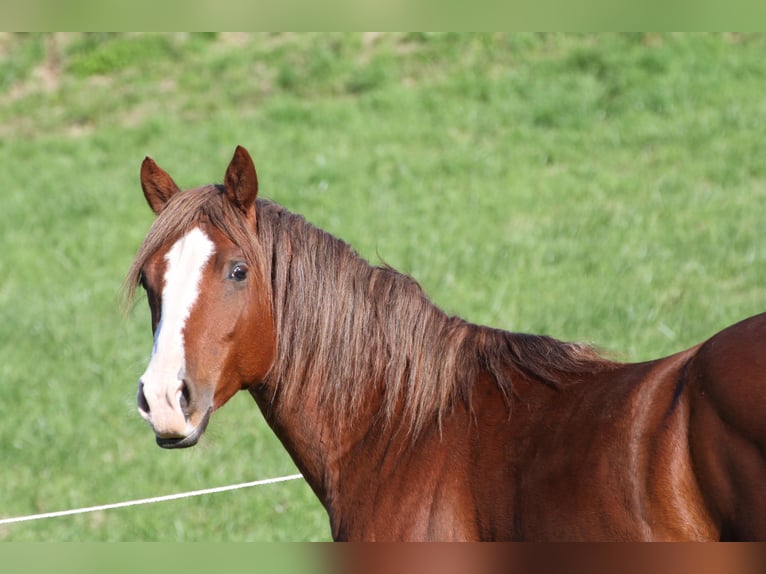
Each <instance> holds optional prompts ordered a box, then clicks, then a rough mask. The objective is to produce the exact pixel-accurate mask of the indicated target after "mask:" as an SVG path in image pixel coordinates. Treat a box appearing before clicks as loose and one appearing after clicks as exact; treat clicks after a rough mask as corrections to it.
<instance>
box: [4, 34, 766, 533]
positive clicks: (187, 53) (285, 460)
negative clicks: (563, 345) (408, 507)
mask: <svg viewBox="0 0 766 574" xmlns="http://www.w3.org/2000/svg"><path fill="white" fill-rule="evenodd" d="M765 50H766V37H764V36H761V35H752V36H750V35H745V36H735V35H598V36H591V35H560V34H552V35H504V34H498V35H467V34H396V35H373V34H367V35H362V34H333V35H324V34H322V35H291V34H273V35H269V34H257V35H183V34H174V35H164V36H153V35H124V34H118V35H68V34H63V35H56V36H53V37H51V36H46V35H30V36H16V35H8V34H3V35H0V232H1V233H2V254H0V405H2V407H1V408H2V414H3V416H2V422H0V461H2V463H1V464H0V484H2V488H1V489H0V516H14V515H21V514H28V513H34V512H41V511H49V510H58V509H65V508H70V507H75V506H88V505H94V504H100V503H105V502H114V501H120V500H126V499H132V498H139V497H146V496H156V495H160V494H167V493H172V492H178V491H183V490H191V489H198V488H205V487H209V486H217V485H223V484H230V483H235V482H244V481H249V480H254V479H258V478H267V477H271V476H278V475H281V474H288V473H292V472H294V466H293V465H292V462H291V461H290V459H289V457H288V456H287V454H286V453H285V452H284V450H283V449H282V447H281V445H280V444H279V442H278V441H277V440H276V438H275V437H274V436H273V435H272V434H271V432H270V430H269V429H268V427H267V426H266V425H265V423H264V421H263V419H262V417H261V415H260V413H259V412H258V410H257V408H256V406H255V405H254V403H253V402H252V401H251V400H250V399H249V398H248V397H247V396H245V395H242V396H238V397H235V399H233V400H232V401H231V403H230V404H229V405H227V406H226V407H225V408H224V409H222V410H221V411H219V412H218V413H217V414H216V416H215V417H214V418H213V421H212V422H211V425H210V428H209V431H208V433H207V435H206V436H205V438H204V439H203V441H202V443H201V444H200V445H199V446H197V447H195V448H194V449H191V450H187V451H183V452H166V451H162V450H161V449H158V448H157V447H156V446H155V444H154V440H153V436H152V434H151V431H150V430H149V428H148V427H147V426H146V425H145V424H144V423H143V421H141V420H140V418H139V417H138V415H137V414H136V412H135V406H134V403H135V387H136V380H137V378H138V376H139V374H140V373H141V372H142V370H143V369H144V367H145V365H146V361H147V360H148V355H149V352H150V347H151V334H150V332H149V318H148V309H147V308H146V305H145V302H144V301H139V302H138V304H137V305H136V307H135V308H134V309H132V310H131V311H130V312H129V313H128V314H127V316H123V315H122V314H121V308H120V288H121V283H122V279H123V276H124V273H125V272H126V270H127V268H128V266H129V265H130V262H131V259H132V256H133V254H134V253H135V251H136V249H137V247H138V245H139V244H140V242H141V240H142V238H143V236H144V234H145V232H146V230H147V229H148V226H149V225H150V223H151V220H152V215H151V212H150V210H149V209H148V207H147V206H146V205H145V203H144V199H143V197H142V194H141V191H140V187H139V184H138V169H139V166H140V163H141V160H142V159H143V157H144V156H145V155H151V156H152V157H153V158H154V159H155V160H156V161H157V162H158V163H159V164H160V165H161V166H163V167H164V168H165V169H167V170H168V171H169V172H170V173H171V174H172V175H173V176H174V178H175V179H176V181H177V182H178V183H179V184H180V185H182V186H192V185H197V184H201V183H205V182H210V181H220V180H221V179H222V177H223V172H224V169H225V167H226V165H227V162H228V161H229V159H230V157H231V154H232V152H233V150H234V147H235V145H236V144H243V145H245V146H246V147H248V149H249V150H250V151H251V152H252V154H253V156H254V158H255V161H256V166H257V168H258V171H259V179H260V182H261V193H262V195H264V196H266V197H270V198H273V199H275V200H276V201H278V202H280V203H282V204H283V205H285V206H287V207H288V208H290V209H292V210H293V211H297V212H300V213H302V214H304V215H305V216H306V217H307V218H308V219H309V220H310V221H312V222H314V223H316V224H317V225H319V226H320V227H323V228H325V229H327V230H328V231H330V232H332V233H334V234H335V235H338V236H340V237H342V238H344V239H345V240H347V241H348V242H349V243H351V244H352V245H354V246H355V247H356V248H357V249H358V250H359V251H360V252H361V253H362V254H363V255H365V256H366V257H368V258H369V259H371V260H373V261H375V262H377V261H379V259H380V258H382V259H383V260H385V261H386V262H387V263H389V264H391V265H393V266H395V267H397V268H399V269H400V270H402V271H405V272H408V273H411V274H413V275H414V276H415V277H416V278H418V279H419V280H420V282H421V283H422V284H423V286H424V287H425V288H426V290H427V291H428V292H429V293H430V294H431V296H432V298H433V299H434V301H435V302H436V303H437V304H439V305H440V306H441V307H443V308H444V309H446V310H447V311H449V312H452V313H457V314H460V315H462V316H464V317H466V318H468V319H470V320H473V321H476V322H480V323H487V324H491V325H495V326H498V327H503V328H507V329H511V330H515V331H526V332H535V333H546V334H550V335H553V336H556V337H559V338H562V339H569V340H581V341H587V342H591V343H594V344H596V345H599V346H600V347H602V348H604V349H606V350H607V351H609V352H610V353H613V354H614V355H615V356H617V357H619V358H622V359H625V360H643V359H649V358H653V357H658V356H661V355H665V354H670V353H672V352H675V351H677V350H680V349H683V348H685V347H688V346H690V345H692V344H695V343H696V342H698V341H700V340H702V339H705V338H707V337H709V336H710V335H712V334H713V333H714V332H716V331H717V330H718V329H720V328H723V327H724V326H726V325H727V324H730V323H732V322H735V321H737V320H739V319H741V318H744V317H746V316H748V315H751V314H754V313H757V312H760V311H761V310H762V309H763V307H764V287H763V285H764V284H766V250H764V247H763V237H764V235H766V217H764V214H765V213H766V209H765V208H764V204H766V139H765V138H764V133H766V129H765V128H766V103H765V101H766V100H764V97H763V94H764V92H766V61H765V60H764V58H763V54H764V53H765ZM328 536H329V529H328V527H327V520H326V517H325V515H324V513H323V510H322V509H321V507H320V505H319V504H318V502H317V501H316V500H315V499H314V498H313V495H312V494H311V492H310V490H309V489H308V488H307V487H306V486H305V484H303V483H302V482H292V483H286V484H280V485H273V486H268V487H260V488H258V489H251V490H245V491H237V492H234V493H226V494H216V495H210V496H209V497H205V498H200V499H194V500H190V501H178V502H170V503H164V504H157V505H152V506H145V507H139V508H134V509H124V510H115V511H108V512H102V513H96V514H92V515H84V516H79V517H72V518H58V519H52V520H47V521H38V522H33V523H26V524H19V525H15V526H8V527H0V539H2V540H18V541H23V540H40V541H52V540H88V541H100V540H167V541H171V540H182V541H216V540H261V541H269V540H324V539H327V538H328Z"/></svg>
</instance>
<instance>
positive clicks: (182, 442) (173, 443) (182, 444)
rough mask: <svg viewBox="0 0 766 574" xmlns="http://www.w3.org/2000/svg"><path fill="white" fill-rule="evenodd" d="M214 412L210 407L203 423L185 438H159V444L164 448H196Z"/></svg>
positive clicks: (203, 418)
mask: <svg viewBox="0 0 766 574" xmlns="http://www.w3.org/2000/svg"><path fill="white" fill-rule="evenodd" d="M212 412H213V407H210V408H209V409H208V410H207V412H205V415H204V416H203V417H202V421H200V423H199V424H198V425H197V426H196V427H194V430H193V431H192V432H191V433H190V434H188V435H186V436H184V437H160V436H157V437H156V439H157V444H158V445H159V446H161V447H162V448H188V447H190V446H194V445H195V444H197V441H199V439H200V437H201V436H202V435H203V434H204V432H205V429H207V424H208V422H210V415H211V414H212Z"/></svg>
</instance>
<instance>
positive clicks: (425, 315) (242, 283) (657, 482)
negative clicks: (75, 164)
mask: <svg viewBox="0 0 766 574" xmlns="http://www.w3.org/2000/svg"><path fill="white" fill-rule="evenodd" d="M141 185H142V188H143V191H144V194H145V196H146V200H147V201H148V202H149V205H150V206H151V208H152V209H153V210H154V212H155V213H156V214H157V216H158V217H157V219H156V220H155V222H154V224H153V225H152V227H151V229H150V231H149V233H148V235H147V237H146V239H145V241H144V243H143V245H142V246H141V248H140V251H139V252H138V255H137V257H136V259H135V262H134V263H133V266H132V269H131V270H130V272H129V276H128V279H127V281H128V283H127V284H128V290H129V292H130V293H129V294H130V295H132V294H133V291H134V289H135V288H136V287H137V286H138V285H139V284H140V285H142V286H143V288H144V289H145V290H146V293H147V296H148V302H149V306H150V308H151V320H152V330H153V332H154V349H153V351H152V355H151V359H150V361H149V365H148V367H147V369H146V371H145V372H144V374H143V375H141V377H140V381H139V385H138V409H139V412H140V414H141V416H142V417H143V418H144V419H146V421H147V422H148V423H149V424H150V425H151V427H152V429H153V431H154V433H155V435H156V438H157V442H158V444H159V445H160V446H162V447H165V448H178V447H189V446H192V445H194V444H195V443H196V442H197V441H198V440H199V438H200V436H201V435H202V434H203V432H204V431H205V427H206V426H207V424H208V421H209V419H210V416H211V413H212V412H213V411H215V410H216V409H218V408H219V407H221V406H222V405H223V404H224V403H226V401H227V400H228V399H229V398H231V397H232V395H234V394H235V393H236V392H237V391H240V390H247V391H248V392H250V393H251V394H252V396H253V398H254V399H255V401H256V403H257V404H258V406H259V407H260V409H261V411H262V412H263V415H264V416H265V418H266V420H267V421H268V424H269V425H270V426H271V428H272V429H273V431H274V432H275V433H276V435H277V436H278V437H279V439H280V440H281V442H282V443H283V445H284V446H285V448H286V449H287V451H288V452H289V453H290V455H291V456H292V458H293V460H294V461H295V464H296V465H297V466H298V468H299V469H300V471H301V472H302V473H303V475H304V477H305V479H306V480H307V481H308V484H309V485H310V486H311V488H312V489H313V491H314V493H315V494H316V495H317V497H319V499H320V500H321V502H322V504H323V505H324V507H325V508H326V510H327V512H328V514H329V518H330V526H331V529H332V535H333V537H334V538H335V539H336V540H734V539H737V540H753V539H760V540H763V539H766V458H765V455H766V315H758V316H756V317H752V318H750V319H747V320H745V321H743V322H741V323H738V324H736V325H734V326H732V327H729V328H727V329H725V330H724V331H722V332H720V333H718V334H717V335H715V336H714V337H712V338H711V339H709V340H708V341H707V342H705V343H703V344H700V345H698V346H696V347H694V348H692V349H689V350H686V351H683V352H680V353H678V354H675V355H672V356H669V357H666V358H663V359H658V360H655V361H649V362H645V363H638V364H624V363H617V362H613V361H610V360H607V359H605V358H603V357H601V356H599V354H598V353H596V352H595V351H594V350H593V349H591V348H589V347H587V346H584V345H578V344H572V343H564V342H561V341H558V340H555V339H553V338H549V337H545V336H537V335H527V334H518V333H511V332H506V331H502V330H498V329H493V328H490V327H484V326H479V325H474V324H471V323H468V322H466V321H464V320H463V319H460V318H458V317H450V316H447V315H446V314H445V313H443V312H442V311H441V310H440V309H439V308H437V307H436V306H435V305H434V304H432V303H431V302H430V301H429V299H428V298H427V297H426V295H425V294H424V292H423V291H422V290H421V288H420V287H419V286H418V284H417V283H416V282H415V281H414V280H413V279H412V278H410V277H408V276H406V275H402V274H400V273H398V272H396V271H395V270H393V269H391V268H389V267H375V266H372V265H370V264H368V263H367V262H366V261H364V260H363V259H362V258H361V257H359V256H358V255H357V254H356V253H355V252H354V251H353V250H352V249H351V248H350V247H349V246H348V245H347V244H345V243H343V242H342V241H340V240H339V239H337V238H335V237H332V236H331V235H329V234H328V233H325V232H323V231H321V230H319V229H317V228H315V227H313V226H311V225H310V224H309V223H307V222H306V221H305V220H304V219H303V218H302V217H300V216H298V215H295V214H293V213H290V212H289V211H287V210H285V209H284V208H282V207H280V206H279V205H276V204H275V203H272V202H270V201H265V200H262V199H256V195H257V193H258V183H257V178H256V173H255V168H254V166H253V162H252V159H251V158H250V155H249V154H248V153H247V151H246V150H245V149H244V148H242V147H238V148H237V150H236V152H235V154H234V157H233V159H232V161H231V163H230V164H229V166H228V169H227V171H226V174H225V177H224V183H223V185H206V186H203V187H198V188H195V189H192V190H189V191H185V192H179V188H178V186H177V185H176V184H175V183H174V181H173V179H172V178H171V177H170V176H169V175H168V174H167V173H166V172H164V171H163V170H162V169H160V168H159V167H158V166H157V164H155V163H154V162H153V161H152V160H151V159H149V158H146V159H145V160H144V163H143V165H142V167H141Z"/></svg>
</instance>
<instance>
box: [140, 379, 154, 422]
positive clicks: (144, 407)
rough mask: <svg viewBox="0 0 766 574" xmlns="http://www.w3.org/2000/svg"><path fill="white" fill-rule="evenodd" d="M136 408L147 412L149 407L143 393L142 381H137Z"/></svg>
mask: <svg viewBox="0 0 766 574" xmlns="http://www.w3.org/2000/svg"><path fill="white" fill-rule="evenodd" d="M138 410H139V411H141V412H142V413H146V414H149V412H150V411H151V409H150V408H149V402H148V401H147V400H146V396H145V395H144V383H143V382H141V381H138Z"/></svg>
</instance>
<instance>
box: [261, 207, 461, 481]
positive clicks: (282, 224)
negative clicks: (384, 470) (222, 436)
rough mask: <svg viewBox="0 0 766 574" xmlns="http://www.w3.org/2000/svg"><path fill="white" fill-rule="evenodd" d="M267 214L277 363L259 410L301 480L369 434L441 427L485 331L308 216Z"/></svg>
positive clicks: (264, 228) (264, 227) (264, 224)
mask: <svg viewBox="0 0 766 574" xmlns="http://www.w3.org/2000/svg"><path fill="white" fill-rule="evenodd" d="M263 207H266V208H267V209H263ZM269 210H271V213H269ZM261 212H262V213H261V220H260V221H259V233H260V235H261V237H260V241H261V243H262V244H263V246H264V248H265V249H270V250H271V251H270V252H271V253H272V257H271V262H272V263H271V269H270V277H271V290H272V301H273V307H274V318H275V323H276V331H277V357H276V360H275V363H274V366H273V368H272V371H271V373H270V375H269V378H268V380H267V384H266V385H265V389H266V393H267V396H264V397H262V398H261V399H260V400H259V404H261V406H262V409H263V410H264V413H266V416H267V419H268V420H269V423H270V424H271V426H272V428H273V429H274V430H275V432H276V433H277V435H278V436H279V438H280V439H281V440H282V442H283V443H284V444H285V446H286V447H287V448H288V450H290V451H291V454H292V455H293V458H294V459H295V460H296V463H297V464H298V466H299V467H302V468H301V470H302V471H305V472H309V473H312V474H317V475H320V477H321V475H322V474H323V473H326V472H327V468H328V467H330V466H332V465H334V464H339V463H338V461H339V460H341V459H342V458H343V457H344V453H348V452H349V451H350V450H352V449H353V448H354V444H355V443H357V442H359V441H362V440H369V436H370V434H371V433H372V434H374V435H375V436H377V437H379V438H380V440H384V439H385V436H389V435H393V434H397V436H416V435H417V434H418V433H419V432H421V431H423V429H428V428H431V427H433V426H434V425H438V424H439V420H440V418H441V417H442V416H443V414H444V413H445V412H446V411H447V409H448V407H449V405H450V404H451V403H452V402H453V400H454V398H455V396H456V394H458V392H459V389H460V388H461V387H464V386H467V384H468V383H469V379H470V378H471V376H472V373H471V371H473V370H475V369H473V368H472V367H470V365H469V366H466V365H464V364H463V363H464V362H465V357H466V356H468V355H467V354H466V353H464V352H463V351H464V347H465V346H466V344H467V341H469V340H470V339H471V334H472V333H473V330H474V329H475V327H474V326H472V325H469V324H468V323H466V322H465V321H463V320H461V319H458V318H451V317H447V316H446V315H445V314H444V313H443V312H442V311H441V310H439V309H438V308H437V307H436V306H434V305H433V304H432V303H431V302H430V301H429V300H428V298H427V297H426V295H425V294H424V293H423V291H422V289H421V288H420V286H419V285H418V284H417V283H416V282H415V281H414V280H413V279H411V278H409V277H407V276H404V275H402V274H400V273H397V272H396V271H394V270H392V269H390V268H387V267H373V266H371V265H369V264H368V263H367V262H366V261H364V260H363V259H362V258H360V257H359V256H358V255H357V254H356V253H354V252H353V250H352V249H351V248H350V247H349V246H348V245H346V244H345V243H343V242H342V241H340V240H338V239H336V238H334V237H332V236H330V235H329V234H327V233H325V232H323V231H321V230H318V229H316V228H314V227H312V226H311V225H309V224H308V223H306V222H305V221H304V220H303V219H302V218H301V217H299V216H296V215H293V214H290V213H289V212H286V211H285V210H283V209H281V208H278V207H276V206H272V205H268V206H262V209H261ZM264 212H265V213H264ZM456 374H457V375H456ZM463 382H465V384H463ZM256 399H257V400H258V397H257V396H256ZM371 429H374V432H372V430H371ZM320 445H321V446H320ZM321 480H322V479H321V478H319V479H318V481H319V482H321ZM321 489H322V487H315V490H321Z"/></svg>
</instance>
